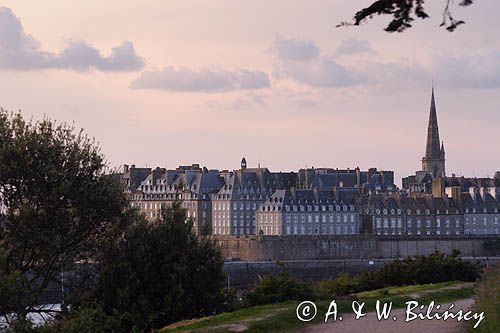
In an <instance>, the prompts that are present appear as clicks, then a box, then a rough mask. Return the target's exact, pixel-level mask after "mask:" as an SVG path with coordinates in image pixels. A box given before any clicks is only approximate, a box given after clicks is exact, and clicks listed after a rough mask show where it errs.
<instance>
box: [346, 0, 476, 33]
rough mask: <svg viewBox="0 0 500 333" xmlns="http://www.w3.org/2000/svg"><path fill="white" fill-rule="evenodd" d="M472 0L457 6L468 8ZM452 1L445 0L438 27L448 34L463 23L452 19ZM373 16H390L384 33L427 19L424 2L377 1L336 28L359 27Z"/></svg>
mask: <svg viewBox="0 0 500 333" xmlns="http://www.w3.org/2000/svg"><path fill="white" fill-rule="evenodd" d="M473 2H474V0H459V1H458V5H459V6H462V7H466V6H470V5H472V3H473ZM453 4H454V0H446V1H445V7H444V9H443V18H442V22H441V25H440V26H444V27H446V29H447V30H448V31H450V32H452V31H455V29H456V28H457V27H458V26H460V25H462V24H464V23H465V21H463V20H457V19H455V18H454V17H453V15H452V11H451V9H452V8H451V7H452V5H453ZM374 15H388V16H392V20H391V21H390V22H389V24H388V25H387V27H386V28H385V31H387V32H403V31H405V30H406V29H408V28H411V26H412V22H413V21H414V20H415V18H419V19H426V18H428V17H429V15H428V14H427V11H426V10H425V0H377V1H374V2H373V3H372V4H371V5H370V6H368V7H366V8H363V9H361V10H359V11H358V12H356V14H354V18H353V22H341V23H340V24H338V25H337V26H338V27H339V26H351V25H360V24H361V23H363V22H365V21H366V20H367V19H371V18H373V16H374Z"/></svg>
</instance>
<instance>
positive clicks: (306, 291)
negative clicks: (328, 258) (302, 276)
mask: <svg viewBox="0 0 500 333" xmlns="http://www.w3.org/2000/svg"><path fill="white" fill-rule="evenodd" d="M311 298H314V291H313V289H312V287H311V285H309V284H306V283H304V282H302V281H300V280H298V279H297V278H294V277H292V276H290V275H289V274H288V272H282V273H279V274H274V275H267V276H265V277H264V278H262V280H260V281H259V282H258V283H257V285H256V286H255V287H254V288H253V289H252V290H251V291H250V292H249V293H248V294H247V295H245V304H246V305H248V306H254V305H262V304H269V303H279V302H284V301H289V300H310V299H311Z"/></svg>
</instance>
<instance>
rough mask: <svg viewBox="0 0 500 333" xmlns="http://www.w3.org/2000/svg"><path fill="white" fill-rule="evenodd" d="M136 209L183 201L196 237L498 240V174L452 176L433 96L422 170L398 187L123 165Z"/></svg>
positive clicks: (364, 180) (309, 172)
mask: <svg viewBox="0 0 500 333" xmlns="http://www.w3.org/2000/svg"><path fill="white" fill-rule="evenodd" d="M123 180H124V182H125V183H126V184H127V192H128V194H129V196H130V199H131V202H132V205H133V206H135V207H137V208H138V209H140V210H141V211H142V212H143V213H144V214H145V216H146V217H147V218H148V219H151V220H154V219H156V218H157V217H158V214H159V211H160V208H161V207H162V206H168V205H171V204H172V203H173V202H174V201H177V200H180V201H181V202H182V204H183V205H184V208H185V209H186V211H187V217H188V218H189V219H191V220H192V221H193V223H194V228H195V231H196V232H198V233H200V234H202V233H213V234H216V235H256V234H257V235H258V234H263V235H318V234H328V235H340V234H359V233H374V234H378V235H411V236H429V235H464V234H465V235H467V234H474V235H477V234H481V235H484V234H500V225H499V219H500V213H499V210H500V172H496V173H495V176H494V177H493V178H479V179H478V178H465V177H456V176H455V175H452V176H451V177H449V176H447V175H446V168H445V150H444V143H443V142H441V141H440V138H439V128H438V120H437V110H436V102H435V97H434V88H433V89H432V94H431V106H430V113H429V122H428V127H427V142H426V148H425V155H424V157H423V158H422V170H421V171H417V172H415V175H411V176H408V177H405V178H403V180H402V185H403V187H402V189H398V188H397V187H396V185H395V184H394V172H393V171H383V170H377V169H376V168H371V169H368V170H366V171H362V170H360V168H359V167H356V168H354V169H343V170H340V169H332V168H320V169H316V168H306V169H301V170H299V171H298V172H271V171H269V170H268V169H267V168H262V167H260V165H259V167H257V168H249V167H248V166H247V161H246V159H245V158H243V159H242V160H241V164H240V168H239V169H237V170H234V171H228V170H208V169H207V168H202V167H200V166H199V165H198V164H193V165H190V166H180V167H178V168H176V169H175V170H167V169H164V168H156V169H151V168H136V167H135V166H134V165H132V166H130V167H129V166H128V165H125V166H124V170H123Z"/></svg>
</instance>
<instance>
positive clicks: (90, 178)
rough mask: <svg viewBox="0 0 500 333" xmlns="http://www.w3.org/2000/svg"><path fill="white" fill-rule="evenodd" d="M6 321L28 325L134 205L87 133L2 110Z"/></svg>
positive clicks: (0, 305) (1, 298) (1, 301)
mask: <svg viewBox="0 0 500 333" xmlns="http://www.w3.org/2000/svg"><path fill="white" fill-rule="evenodd" d="M0 200H1V203H2V206H3V209H4V213H5V215H4V221H3V231H2V232H1V234H0V238H1V239H0V314H6V313H15V314H16V315H17V317H18V318H19V319H20V320H23V318H25V316H26V314H27V313H29V312H33V311H36V309H35V308H34V306H35V305H37V304H39V299H40V296H41V295H42V293H43V292H44V291H45V290H46V289H47V287H48V286H49V284H50V283H52V282H54V281H56V282H58V281H59V279H60V276H59V274H60V272H61V270H70V269H72V268H73V267H74V264H75V262H76V261H77V260H85V259H87V258H89V256H91V255H92V253H93V252H94V250H95V249H96V248H97V245H98V244H99V242H100V241H101V239H102V237H103V235H104V231H105V230H107V228H108V227H109V226H110V225H111V223H112V222H113V220H114V219H115V218H116V217H117V216H119V215H120V214H121V212H122V210H123V209H124V207H125V205H126V200H125V197H124V195H123V189H122V187H121V185H120V183H119V182H118V181H117V180H116V179H115V178H113V177H109V176H107V175H106V174H105V161H104V158H103V156H102V154H101V152H100V150H99V148H98V147H97V145H96V144H95V142H94V141H93V140H91V139H89V138H88V137H87V136H86V135H85V134H84V133H83V132H81V131H79V132H77V131H75V129H74V128H73V127H72V126H68V125H66V124H57V123H55V122H53V121H51V120H49V119H44V120H42V121H26V120H25V119H23V117H22V116H21V114H20V113H10V112H7V111H6V110H4V109H0Z"/></svg>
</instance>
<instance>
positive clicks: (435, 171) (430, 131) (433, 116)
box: [422, 85, 446, 177]
mask: <svg viewBox="0 0 500 333" xmlns="http://www.w3.org/2000/svg"><path fill="white" fill-rule="evenodd" d="M422 170H423V171H427V172H430V173H432V175H433V177H444V176H445V174H446V173H445V154H444V143H442V142H441V141H440V140H439V127H438V120H437V111H436V101H435V98H434V85H432V95H431V109H430V113H429V124H428V126H427V144H426V146H425V156H424V158H422Z"/></svg>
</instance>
